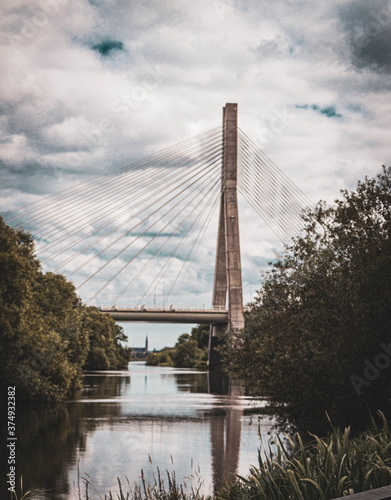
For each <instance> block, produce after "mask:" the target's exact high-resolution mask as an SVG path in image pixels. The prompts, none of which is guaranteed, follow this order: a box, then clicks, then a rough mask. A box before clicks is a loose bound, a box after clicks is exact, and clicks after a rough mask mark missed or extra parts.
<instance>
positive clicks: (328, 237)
mask: <svg viewBox="0 0 391 500" xmlns="http://www.w3.org/2000/svg"><path fill="white" fill-rule="evenodd" d="M342 195H343V197H342V199H341V200H337V201H336V202H335V205H334V206H327V205H326V204H325V203H323V202H320V203H319V204H318V205H317V206H316V208H315V209H314V210H313V211H308V212H307V213H306V215H305V221H306V228H305V231H304V233H303V235H301V236H300V237H297V238H295V239H294V240H293V242H292V244H291V245H290V246H288V247H287V248H286V250H285V252H284V254H283V255H282V256H281V257H280V258H279V259H278V261H277V262H275V263H274V264H273V265H272V268H271V270H270V271H269V272H268V273H267V274H266V276H265V280H264V283H263V285H262V288H261V289H260V290H259V291H258V292H257V296H256V299H255V301H254V302H253V303H252V304H251V305H250V310H249V312H248V313H246V317H245V321H246V326H245V329H244V330H243V332H241V334H240V335H239V336H238V337H237V340H236V342H234V346H233V347H232V346H231V347H229V346H228V345H226V346H225V348H224V357H225V361H226V363H227V366H228V367H229V370H230V371H231V373H232V374H233V375H235V376H237V377H240V378H242V379H243V380H244V382H245V384H246V385H247V387H248V388H249V389H250V390H251V392H252V393H253V394H258V395H262V396H263V397H265V398H266V399H267V401H268V404H269V407H270V408H271V409H272V410H273V411H275V412H277V413H278V414H279V415H280V417H281V418H282V420H283V421H284V420H285V421H289V422H291V423H293V424H294V426H295V427H296V428H298V429H299V430H304V431H306V430H308V429H310V430H311V431H314V432H324V431H325V429H327V428H328V427H329V422H328V418H327V415H328V416H329V418H330V419H331V421H332V422H333V424H335V425H341V426H343V425H353V426H354V427H356V428H359V427H362V426H363V425H365V424H366V419H367V418H368V409H369V410H371V411H373V412H375V411H376V410H378V409H382V410H384V411H385V412H386V413H387V412H389V410H390V398H391V369H388V366H389V365H390V364H391V344H390V342H391V307H390V304H391V168H386V167H383V170H382V172H381V173H380V174H379V175H378V176H377V177H376V178H374V179H368V178H365V180H364V181H363V182H359V183H358V186H357V189H356V191H353V192H348V191H346V190H345V191H342ZM326 412H327V414H326Z"/></svg>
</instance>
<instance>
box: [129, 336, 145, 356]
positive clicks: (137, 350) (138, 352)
mask: <svg viewBox="0 0 391 500" xmlns="http://www.w3.org/2000/svg"><path fill="white" fill-rule="evenodd" d="M132 351H133V352H132V357H133V358H145V357H146V356H148V353H149V351H148V335H147V336H146V337H145V347H132Z"/></svg>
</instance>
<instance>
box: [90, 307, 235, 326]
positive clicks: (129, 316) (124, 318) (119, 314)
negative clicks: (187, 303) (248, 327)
mask: <svg viewBox="0 0 391 500" xmlns="http://www.w3.org/2000/svg"><path fill="white" fill-rule="evenodd" d="M99 310H100V311H101V312H104V313H107V314H110V316H111V317H112V318H113V319H114V320H115V321H118V322H120V323H122V322H131V321H134V322H137V321H138V322H145V323H216V324H218V323H220V324H221V323H227V322H228V311H227V310H226V309H217V310H216V309H174V308H168V309H164V308H122V307H121V308H117V307H99Z"/></svg>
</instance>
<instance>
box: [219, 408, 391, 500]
mask: <svg viewBox="0 0 391 500" xmlns="http://www.w3.org/2000/svg"><path fill="white" fill-rule="evenodd" d="M381 416H382V420H383V427H382V429H381V430H380V429H379V428H378V427H377V425H376V423H375V421H374V420H372V427H371V429H370V430H369V431H368V432H366V433H365V434H361V435H359V436H357V437H356V438H354V439H353V438H352V437H351V435H350V429H349V428H346V429H345V430H344V432H341V431H340V430H338V429H336V430H334V431H333V432H332V433H331V434H330V436H329V437H328V438H327V439H321V438H319V437H317V436H313V438H314V441H313V442H312V443H310V444H308V445H304V443H303V439H302V437H301V436H300V434H297V436H296V439H295V440H292V439H291V438H290V437H288V436H287V440H288V445H287V444H284V443H283V441H282V440H281V439H278V440H277V441H276V442H271V443H269V445H268V449H267V450H266V454H265V458H263V457H262V450H259V452H258V462H259V463H258V467H254V466H252V467H251V468H250V474H249V475H248V476H247V477H239V480H238V481H237V483H236V484H234V485H233V486H231V487H228V488H227V489H226V490H225V491H224V492H223V493H222V494H221V499H222V500H229V499H232V500H233V499H241V500H252V499H257V500H277V499H278V500H313V499H314V498H319V499H322V500H327V499H331V498H337V497H342V496H346V495H351V494H354V493H359V492H362V491H367V490H370V489H375V488H380V487H382V486H388V485H389V484H390V482H391V447H390V438H391V435H390V430H389V428H388V424H387V420H386V419H385V417H384V415H383V414H381Z"/></svg>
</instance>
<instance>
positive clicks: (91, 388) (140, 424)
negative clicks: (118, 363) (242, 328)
mask: <svg viewBox="0 0 391 500" xmlns="http://www.w3.org/2000/svg"><path fill="white" fill-rule="evenodd" d="M241 392H242V391H241V390H240V388H239V387H237V386H236V385H235V384H232V383H231V384H230V383H229V382H228V380H227V379H226V378H225V377H224V376H222V375H221V374H217V373H215V374H210V373H208V372H206V371H205V372H200V371H198V370H190V369H178V368H169V367H149V366H146V365H145V364H144V363H142V362H134V363H130V365H129V371H116V372H113V371H112V372H91V373H88V374H87V375H86V376H85V380H84V384H83V389H82V391H81V392H80V395H79V396H78V397H77V398H75V400H73V401H68V402H67V403H66V404H64V405H61V406H60V407H56V408H52V409H48V408H47V407H45V408H42V407H40V408H36V409H35V410H29V411H28V412H25V413H23V414H19V415H18V420H17V424H18V446H17V475H18V476H19V475H20V474H23V482H24V485H25V486H26V487H28V486H33V487H35V488H41V489H43V490H46V492H43V493H40V494H39V495H38V496H37V498H38V499H42V500H48V499H55V500H74V499H75V500H76V499H77V498H78V492H77V484H78V468H79V470H80V476H81V477H87V476H86V474H88V475H89V477H90V478H91V482H92V483H93V484H94V486H95V488H96V489H97V490H99V492H100V493H101V494H102V496H103V497H104V493H107V492H108V491H109V490H111V491H117V488H118V483H117V479H116V478H117V476H119V477H121V478H122V479H123V480H124V481H125V483H126V479H125V478H124V475H126V476H127V477H128V478H129V480H130V481H131V482H133V481H135V480H139V477H140V473H141V469H143V471H144V473H145V476H146V478H147V480H149V481H151V480H153V477H152V474H153V472H155V473H156V468H157V467H159V468H160V470H161V471H163V472H164V473H165V471H166V470H167V469H168V470H170V471H175V474H176V478H177V480H178V481H184V480H185V481H186V482H187V484H188V485H190V483H191V481H193V484H194V485H195V486H197V484H198V483H199V481H202V482H203V483H202V491H203V492H204V493H208V492H213V490H214V488H218V485H219V483H220V481H221V480H223V478H224V477H229V476H230V474H232V473H239V474H246V473H247V472H248V469H249V466H250V464H256V463H257V454H258V447H259V445H260V439H259V436H258V424H259V423H260V429H261V433H262V434H263V435H264V436H263V437H264V438H265V439H268V437H269V433H270V431H271V425H272V422H271V420H270V419H269V418H268V417H266V416H262V407H263V404H262V402H261V401H257V400H254V399H251V398H248V397H245V396H243V395H241ZM81 485H83V481H82V480H81ZM96 497H97V498H98V496H97V495H96Z"/></svg>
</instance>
